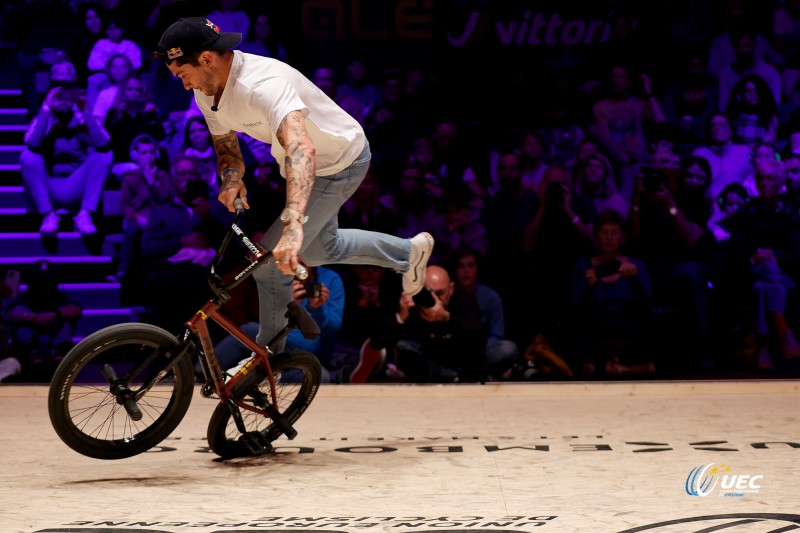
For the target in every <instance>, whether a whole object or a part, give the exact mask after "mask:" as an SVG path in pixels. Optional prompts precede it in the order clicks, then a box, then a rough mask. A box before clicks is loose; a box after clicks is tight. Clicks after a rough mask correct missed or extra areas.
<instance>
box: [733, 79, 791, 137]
mask: <svg viewBox="0 0 800 533" xmlns="http://www.w3.org/2000/svg"><path fill="white" fill-rule="evenodd" d="M731 96H732V98H731V99H730V100H728V106H727V107H726V108H725V114H726V115H728V117H729V118H730V120H731V124H732V125H733V132H734V142H736V143H739V144H744V145H745V146H751V147H752V146H754V145H756V144H759V143H762V142H765V143H771V144H774V143H775V141H776V139H777V134H778V103H777V102H776V101H775V96H774V95H773V94H772V91H770V89H769V85H767V82H766V81H764V78H762V77H761V76H759V75H758V74H746V75H744V76H742V77H741V78H739V79H738V80H737V81H736V85H734V86H733V88H732V89H731Z"/></svg>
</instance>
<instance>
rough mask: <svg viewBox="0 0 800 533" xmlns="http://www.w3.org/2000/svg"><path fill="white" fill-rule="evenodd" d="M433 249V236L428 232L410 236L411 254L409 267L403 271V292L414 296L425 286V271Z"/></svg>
mask: <svg viewBox="0 0 800 533" xmlns="http://www.w3.org/2000/svg"><path fill="white" fill-rule="evenodd" d="M432 251H433V237H432V236H431V234H430V233H427V232H422V233H417V234H416V235H414V236H413V237H411V255H409V257H408V262H409V265H410V266H409V267H408V270H407V271H406V272H404V273H403V292H404V293H406V294H408V295H409V296H414V295H415V294H417V293H418V292H419V291H421V290H422V287H424V286H425V271H426V269H427V267H428V260H429V259H430V258H431V252H432Z"/></svg>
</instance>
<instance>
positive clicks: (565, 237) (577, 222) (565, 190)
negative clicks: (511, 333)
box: [514, 164, 596, 351]
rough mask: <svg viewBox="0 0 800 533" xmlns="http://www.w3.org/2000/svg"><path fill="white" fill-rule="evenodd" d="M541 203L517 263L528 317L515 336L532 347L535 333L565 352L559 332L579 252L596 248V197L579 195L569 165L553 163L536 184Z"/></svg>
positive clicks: (585, 252) (528, 228) (527, 232)
mask: <svg viewBox="0 0 800 533" xmlns="http://www.w3.org/2000/svg"><path fill="white" fill-rule="evenodd" d="M536 192H537V200H538V201H537V202H536V204H535V205H534V207H533V212H532V217H531V220H530V222H529V224H528V226H527V227H526V228H525V232H524V234H523V237H522V245H523V247H524V249H525V252H526V254H527V255H526V256H525V257H526V259H525V261H523V262H522V264H520V265H514V267H515V268H520V269H522V271H523V272H524V273H525V280H526V282H525V283H518V285H519V286H520V289H519V290H522V291H524V299H523V301H526V302H530V304H529V305H528V307H527V309H528V315H527V319H528V320H529V322H528V324H527V327H526V328H525V329H524V330H523V331H522V332H521V333H522V334H523V335H525V338H520V339H514V340H515V341H516V343H517V345H518V346H527V345H528V344H529V342H530V341H531V339H533V337H534V335H535V334H536V333H541V334H543V335H544V337H545V339H546V340H547V341H548V342H549V343H550V344H551V345H552V347H553V348H555V350H556V351H560V337H561V336H562V335H563V333H564V331H563V324H564V319H565V318H566V313H567V312H568V311H569V301H568V299H566V298H565V297H564V296H565V295H567V294H569V291H570V287H571V286H572V268H573V267H574V265H575V262H576V261H577V260H578V259H579V258H580V257H585V256H587V255H589V254H591V253H592V246H593V236H592V227H591V221H592V220H594V217H595V215H596V211H595V207H594V202H592V200H591V199H589V198H587V197H585V196H583V195H579V194H575V192H574V191H573V186H572V176H571V175H570V172H569V169H567V168H566V167H563V166H561V165H558V164H551V165H549V166H548V167H547V170H546V171H545V173H544V176H543V177H542V182H541V183H540V184H539V187H538V188H537V191H536Z"/></svg>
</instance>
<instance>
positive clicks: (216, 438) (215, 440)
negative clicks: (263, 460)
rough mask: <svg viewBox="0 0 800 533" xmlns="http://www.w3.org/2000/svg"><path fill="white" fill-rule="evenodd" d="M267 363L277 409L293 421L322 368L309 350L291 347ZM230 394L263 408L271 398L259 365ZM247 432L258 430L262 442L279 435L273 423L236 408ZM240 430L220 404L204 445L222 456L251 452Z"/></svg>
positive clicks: (319, 378) (307, 401)
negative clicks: (270, 373)
mask: <svg viewBox="0 0 800 533" xmlns="http://www.w3.org/2000/svg"><path fill="white" fill-rule="evenodd" d="M269 361H270V366H272V371H273V373H274V374H275V382H276V387H277V391H276V393H277V398H278V404H279V405H278V411H279V412H280V413H282V414H283V415H284V416H285V417H286V419H287V420H288V421H289V422H290V423H292V424H294V422H296V421H297V419H298V418H300V415H302V414H303V413H304V412H305V410H306V409H307V408H308V406H309V405H310V404H311V401H312V400H313V399H314V396H316V394H317V390H318V389H319V384H320V382H321V381H322V368H321V367H320V364H319V360H318V359H317V357H316V356H315V355H314V354H312V353H309V352H304V351H301V350H291V351H288V352H284V353H280V354H278V355H276V356H274V357H272V358H270V360H269ZM290 371H291V372H290ZM233 393H234V394H235V395H236V396H237V397H238V398H242V399H243V400H244V401H245V402H247V403H249V404H251V405H257V406H259V407H264V406H265V405H266V404H265V402H268V401H269V400H270V398H271V396H270V387H269V380H268V379H267V377H266V372H265V371H264V369H263V368H262V367H258V369H257V371H253V372H250V373H249V374H247V375H246V376H245V377H244V378H242V381H241V382H240V383H239V384H238V385H237V386H236V387H235V388H234V391H233ZM240 411H241V413H242V418H243V419H244V424H245V427H246V428H247V431H248V432H252V431H258V432H260V433H261V435H262V436H263V440H264V441H266V442H272V441H274V440H275V439H277V438H278V437H280V436H281V434H282V433H281V430H280V428H278V427H277V424H275V422H274V421H273V420H272V419H271V418H268V417H264V416H261V415H258V414H256V413H253V412H252V411H247V410H245V409H240ZM239 437H241V433H240V432H239V430H238V429H237V427H236V423H235V422H234V420H233V417H232V416H231V411H230V409H229V408H228V406H227V405H225V404H224V403H220V404H219V405H218V406H217V408H216V409H215V410H214V414H213V415H212V416H211V420H210V421H209V423H208V445H209V447H210V448H211V450H212V451H213V452H214V453H216V454H217V455H219V456H220V457H224V458H231V457H242V456H246V455H251V454H252V452H251V451H250V449H249V448H248V447H247V446H245V445H244V444H243V443H242V442H241V441H240V440H239Z"/></svg>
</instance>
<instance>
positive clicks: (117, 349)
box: [47, 323, 194, 459]
mask: <svg viewBox="0 0 800 533" xmlns="http://www.w3.org/2000/svg"><path fill="white" fill-rule="evenodd" d="M177 348H178V339H177V338H176V337H175V336H174V335H171V334H169V333H168V332H167V331H165V330H163V329H161V328H159V327H156V326H152V325H149V324H141V323H126V324H116V325H113V326H109V327H107V328H104V329H101V330H100V331H97V332H96V333H93V334H92V335H89V336H88V337H86V338H85V339H83V340H82V341H81V342H79V343H78V344H77V345H75V347H74V348H72V350H70V352H69V353H68V354H67V355H66V357H64V360H63V361H62V362H61V364H60V365H59V366H58V368H57V369H56V372H55V374H54V376H53V380H52V382H51V383H50V391H49V395H48V401H47V407H48V411H49V413H50V422H51V423H52V424H53V428H54V429H55V430H56V433H57V434H58V436H59V437H60V438H61V440H62V441H64V443H65V444H67V446H69V447H70V448H72V449H73V450H75V451H76V452H78V453H80V454H83V455H86V456H88V457H93V458H95V459H124V458H126V457H132V456H134V455H138V454H140V453H142V452H145V451H147V450H149V449H150V448H152V447H153V446H156V445H157V444H159V443H160V442H161V441H162V440H164V439H165V438H166V437H167V436H168V435H169V434H170V433H172V431H173V430H174V429H175V428H176V427H177V426H178V424H179V423H180V421H181V420H182V419H183V417H184V415H185V414H186V410H187V409H188V408H189V403H190V402H191V400H192V393H193V392H194V369H193V367H192V361H191V357H181V358H180V359H179V360H178V362H177V364H176V366H175V368H174V369H173V371H172V372H170V373H168V374H167V375H166V376H164V377H163V378H162V379H161V380H160V381H159V382H158V383H157V384H156V385H155V386H154V387H153V388H152V389H151V390H150V391H148V392H147V393H146V394H145V395H144V396H142V397H141V398H139V400H138V402H137V403H138V406H139V408H140V409H141V412H142V419H141V420H139V421H138V422H136V421H134V420H132V419H131V417H130V416H128V413H127V412H126V411H125V408H124V407H123V406H122V405H120V404H118V403H117V402H116V398H115V397H114V395H113V394H111V392H110V391H109V385H108V381H107V380H106V379H105V378H104V377H103V375H102V374H101V372H100V369H101V368H102V367H103V365H105V364H110V365H111V366H112V367H113V369H114V371H115V372H116V374H117V375H118V376H119V377H120V378H123V377H125V379H127V383H128V387H129V388H130V389H131V390H132V391H136V390H137V389H138V388H140V387H141V385H142V384H143V383H144V382H146V381H147V380H148V379H149V377H150V375H151V373H152V371H153V370H152V369H155V368H162V367H163V366H164V363H165V361H166V359H165V356H164V353H166V352H170V353H171V354H172V355H175V354H174V352H175V350H176V349H177ZM154 351H159V352H160V353H159V355H158V356H157V357H156V358H155V360H154V361H153V363H152V364H150V365H148V367H147V368H145V369H144V371H142V372H140V373H139V375H136V376H126V374H128V373H129V372H130V371H132V370H133V369H134V367H135V366H136V365H138V364H139V363H140V362H141V361H142V360H143V359H144V358H145V357H146V356H147V355H150V354H152V353H153V352H154Z"/></svg>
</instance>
